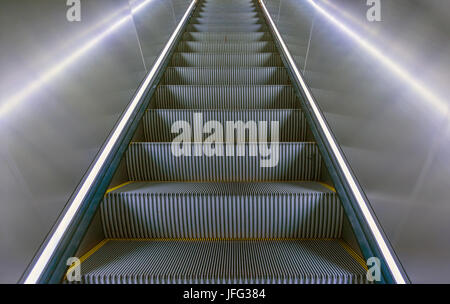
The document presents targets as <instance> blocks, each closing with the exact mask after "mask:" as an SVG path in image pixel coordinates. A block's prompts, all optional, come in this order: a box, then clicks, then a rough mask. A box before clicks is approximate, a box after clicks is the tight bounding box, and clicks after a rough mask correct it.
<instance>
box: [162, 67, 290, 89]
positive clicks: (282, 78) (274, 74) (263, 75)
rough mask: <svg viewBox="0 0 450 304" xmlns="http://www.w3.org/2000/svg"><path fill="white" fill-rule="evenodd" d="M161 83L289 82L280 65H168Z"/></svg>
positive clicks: (229, 83) (266, 83)
mask: <svg viewBox="0 0 450 304" xmlns="http://www.w3.org/2000/svg"><path fill="white" fill-rule="evenodd" d="M162 84H165V85H167V84H181V85H193V84H194V85H197V84H201V85H214V84H216V85H217V84H222V85H233V84H239V85H242V84H254V85H271V84H289V76H288V74H287V72H286V69H285V68H281V67H241V68H236V67H221V68H207V67H203V68H202V67H200V68H193V67H169V68H167V70H166V72H165V74H164V76H163V79H162Z"/></svg>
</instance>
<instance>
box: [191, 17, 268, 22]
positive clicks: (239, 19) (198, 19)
mask: <svg viewBox="0 0 450 304" xmlns="http://www.w3.org/2000/svg"><path fill="white" fill-rule="evenodd" d="M263 22H264V21H263V20H262V19H261V18H259V17H252V18H242V17H232V16H230V17H229V18H225V17H216V16H213V17H207V16H205V17H193V18H191V24H230V23H240V24H262V23H263Z"/></svg>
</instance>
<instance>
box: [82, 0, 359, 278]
mask: <svg viewBox="0 0 450 304" xmlns="http://www.w3.org/2000/svg"><path fill="white" fill-rule="evenodd" d="M300 105H301V104H300V97H299V96H298V95H297V94H296V92H295V90H294V88H293V86H292V84H291V79H290V75H289V73H288V72H287V70H286V68H285V66H284V62H283V60H282V58H281V56H280V55H279V53H278V49H277V46H276V44H275V43H274V41H273V37H272V35H271V32H270V31H269V29H268V25H267V24H266V21H265V19H264V17H263V15H262V12H261V10H260V8H259V5H258V3H256V2H255V1H252V0H224V1H221V0H206V1H202V2H200V3H199V4H198V6H197V8H196V10H195V11H194V13H193V15H192V16H191V18H190V21H189V24H188V25H187V26H186V28H185V32H184V33H183V36H182V39H181V41H180V42H179V43H178V45H177V47H176V51H175V53H173V56H172V58H171V59H170V64H169V66H168V67H167V69H166V70H165V72H164V74H163V76H162V78H161V80H160V82H159V85H158V87H157V88H156V90H155V92H154V94H153V97H152V99H151V101H150V104H149V107H148V109H147V110H146V112H145V114H144V116H143V119H142V121H141V124H140V127H139V128H138V131H137V132H136V134H135V135H134V137H133V140H132V142H131V143H130V145H129V146H128V149H127V151H126V152H125V157H124V160H123V164H124V168H125V169H124V171H125V173H124V174H125V175H126V176H127V178H128V181H127V182H125V183H122V184H121V185H119V186H115V187H112V188H111V189H110V190H109V191H108V192H107V194H106V195H105V197H104V199H103V202H102V203H101V205H100V207H99V210H98V221H99V225H100V226H101V230H102V233H103V235H104V240H103V241H101V242H100V243H99V244H98V245H97V246H95V247H94V248H88V249H90V250H85V253H86V254H85V255H84V256H83V258H81V260H82V277H81V283H167V284H172V283H228V284H229V283H231V284H234V283H244V284H245V283H293V284H298V283H366V282H367V278H366V272H367V268H366V266H365V262H364V259H363V258H362V257H361V253H360V251H359V248H358V246H357V245H355V244H356V242H355V241H354V236H353V233H352V231H351V228H350V227H349V223H348V219H347V216H346V213H345V211H344V208H343V206H342V204H341V202H340V199H339V197H338V195H337V193H336V191H335V190H334V188H333V187H332V186H330V184H331V183H330V182H329V180H330V179H329V178H328V177H327V176H328V173H327V169H326V168H325V166H324V164H323V159H322V156H321V153H320V152H319V149H318V146H317V144H316V142H315V140H314V136H313V135H312V133H311V131H310V129H309V126H308V122H307V120H306V118H305V115H304V113H303V111H302V109H301V106H300ZM180 121H182V122H184V123H186V124H187V125H190V126H192V128H193V129H194V128H204V127H203V126H204V125H206V124H207V123H208V122H211V121H214V122H216V125H222V126H226V125H227V122H243V123H247V122H250V121H251V122H255V124H254V125H256V126H257V127H263V126H267V130H268V131H267V134H266V137H265V138H267V141H269V143H266V148H267V149H270V147H272V148H273V149H272V152H273V153H278V157H276V156H275V155H271V157H274V158H275V157H276V164H275V165H274V166H264V165H263V161H264V157H263V156H261V155H253V154H252V151H258V149H259V146H258V145H257V143H256V142H252V139H251V138H247V137H246V136H243V137H242V136H241V137H240V136H237V135H236V136H234V138H233V139H232V141H231V142H230V141H227V146H226V148H224V149H223V150H224V151H227V152H229V153H232V155H234V156H233V157H230V155H217V153H216V154H215V155H212V156H210V155H206V154H205V153H204V151H203V150H202V149H203V148H202V147H203V146H202V144H203V143H204V142H205V140H206V139H207V137H208V136H210V135H211V134H210V133H208V132H206V133H208V134H204V133H202V134H201V135H200V136H198V135H195V134H194V135H193V136H192V144H191V145H188V146H187V147H188V148H189V149H190V150H191V151H192V153H191V155H190V156H186V155H184V156H183V155H182V156H176V155H174V153H173V140H174V139H175V137H176V136H177V135H179V134H178V133H176V132H175V133H174V132H173V131H174V129H173V126H174V125H176V123H177V122H180ZM248 126H251V125H250V124H248ZM270 126H278V129H277V128H275V129H271V128H270ZM227 130H228V129H227ZM210 131H211V130H210ZM276 131H278V136H275V134H274V133H276ZM232 132H233V134H234V130H232ZM258 132H260V130H259V129H258ZM192 133H195V131H193V132H192ZM258 134H259V135H261V134H262V133H258ZM226 135H229V134H225V136H222V137H223V139H224V140H225V137H227V136H226ZM274 136H275V137H274ZM248 137H250V136H248ZM277 137H278V138H277ZM273 138H275V140H273ZM253 139H254V138H253ZM270 139H272V141H271V140H270ZM278 140H279V144H277V142H278ZM258 144H261V143H260V142H259V143H258ZM277 145H278V151H279V152H275V150H274V149H275V147H276V146H277ZM214 147H215V148H216V149H218V148H217V146H214ZM202 151H203V152H202ZM216 152H217V150H216ZM266 156H267V155H266ZM267 157H269V156H267Z"/></svg>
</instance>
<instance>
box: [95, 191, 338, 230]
mask: <svg viewBox="0 0 450 304" xmlns="http://www.w3.org/2000/svg"><path fill="white" fill-rule="evenodd" d="M343 216H344V211H343V208H342V207H341V204H340V202H339V199H338V197H337V195H336V193H334V192H332V191H331V190H329V189H328V188H326V187H325V186H323V185H321V184H319V183H313V182H289V183H282V182H271V183H268V182H261V183H255V182H248V183H211V182H204V183H192V182H191V183H181V182H169V183H161V182H136V183H132V184H128V185H125V186H123V187H121V188H119V189H117V190H114V191H112V192H110V193H108V194H107V196H106V197H105V199H104V201H103V202H102V204H101V217H102V223H103V231H104V233H105V236H106V237H108V238H178V239H179V238H188V239H189V238H196V239H204V238H212V239H267V238H269V239H273V238H283V239H286V238H340V237H341V233H342V221H343Z"/></svg>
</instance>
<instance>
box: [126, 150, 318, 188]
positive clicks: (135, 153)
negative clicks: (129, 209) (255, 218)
mask: <svg viewBox="0 0 450 304" xmlns="http://www.w3.org/2000/svg"><path fill="white" fill-rule="evenodd" d="M190 146H191V149H190V150H191V151H192V152H191V153H192V155H193V153H194V151H196V150H197V151H205V150H203V149H204V147H203V145H202V144H198V143H192V144H191V145H190ZM241 148H242V149H241ZM171 149H172V143H147V142H145V143H133V144H131V145H130V146H129V148H128V151H127V153H126V164H127V167H128V176H129V178H130V179H131V180H132V181H217V182H225V181H270V180H279V181H288V180H289V181H292V180H294V181H295V180H311V181H314V180H318V178H319V176H320V170H321V156H320V153H319V151H318V148H317V145H316V144H315V143H280V144H279V154H278V164H277V165H276V166H273V167H264V163H268V161H266V160H267V159H269V157H262V156H261V155H260V154H258V150H259V146H258V144H244V145H239V144H236V145H231V151H232V153H234V155H244V156H237V157H230V156H206V155H205V154H203V155H202V156H195V157H192V156H174V154H173V153H172V150H171ZM224 150H226V149H225V147H224ZM276 150H277V149H276V148H274V149H273V151H274V152H273V153H276ZM252 151H253V153H255V154H257V155H256V156H251V155H252V154H251V152H252ZM225 152H226V151H224V153H225ZM238 153H242V154H238ZM255 154H253V155H255ZM224 155H231V153H228V154H224ZM270 159H272V160H276V156H275V154H273V155H272V156H271V158H270Z"/></svg>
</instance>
